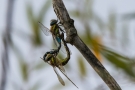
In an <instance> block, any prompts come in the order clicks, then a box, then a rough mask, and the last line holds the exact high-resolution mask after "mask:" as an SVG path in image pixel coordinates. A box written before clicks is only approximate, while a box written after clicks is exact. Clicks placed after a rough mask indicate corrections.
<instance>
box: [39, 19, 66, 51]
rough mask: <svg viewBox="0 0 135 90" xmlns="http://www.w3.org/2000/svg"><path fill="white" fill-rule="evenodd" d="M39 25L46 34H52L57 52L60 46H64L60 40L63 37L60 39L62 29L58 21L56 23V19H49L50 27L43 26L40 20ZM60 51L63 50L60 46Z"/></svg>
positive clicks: (62, 33)
mask: <svg viewBox="0 0 135 90" xmlns="http://www.w3.org/2000/svg"><path fill="white" fill-rule="evenodd" d="M39 26H40V28H41V30H42V31H43V33H44V34H45V35H46V36H48V35H52V37H53V40H54V42H55V44H56V46H57V47H58V49H57V51H58V52H59V50H60V48H61V47H64V46H63V44H62V42H61V40H64V39H62V38H64V31H63V30H62V29H61V27H60V23H58V20H55V19H52V20H51V21H50V26H51V27H50V29H48V28H47V27H45V26H44V25H43V24H42V23H40V22H39ZM62 51H63V52H65V49H63V48H62Z"/></svg>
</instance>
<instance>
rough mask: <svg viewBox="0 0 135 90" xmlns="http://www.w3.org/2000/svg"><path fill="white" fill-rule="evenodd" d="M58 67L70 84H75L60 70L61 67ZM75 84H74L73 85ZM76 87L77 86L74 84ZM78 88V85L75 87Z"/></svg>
mask: <svg viewBox="0 0 135 90" xmlns="http://www.w3.org/2000/svg"><path fill="white" fill-rule="evenodd" d="M58 68H59V70H60V71H61V72H62V73H63V75H64V76H65V77H66V78H67V79H68V80H69V81H70V82H71V83H72V84H74V85H75V83H73V82H72V81H71V80H70V79H69V77H68V76H67V75H66V74H65V73H64V72H63V71H62V70H61V68H60V67H58ZM75 86H76V85H75ZM76 87H77V86H76ZM77 88H78V87H77Z"/></svg>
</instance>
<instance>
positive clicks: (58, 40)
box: [39, 19, 78, 88]
mask: <svg viewBox="0 0 135 90" xmlns="http://www.w3.org/2000/svg"><path fill="white" fill-rule="evenodd" d="M39 26H40V28H41V30H42V31H43V33H44V34H45V35H47V36H48V35H50V34H51V35H52V37H53V40H54V42H55V44H56V45H57V47H58V49H53V50H51V51H48V52H46V53H45V55H44V56H43V58H41V59H43V60H44V61H45V62H46V63H48V64H49V65H51V66H52V67H53V69H54V72H55V73H56V75H57V77H58V80H59V81H60V83H61V84H62V85H63V86H64V85H65V83H64V81H63V79H62V78H61V76H60V75H59V73H58V72H57V68H58V69H59V70H60V71H61V72H62V73H63V75H64V76H65V77H67V79H68V80H69V81H71V80H70V79H69V78H68V76H67V75H66V73H65V69H64V67H63V66H64V65H66V64H67V63H68V61H69V59H70V54H71V53H70V50H69V48H68V46H67V44H66V41H65V40H64V31H63V30H62V29H61V27H60V23H58V20H55V19H52V20H51V22H50V26H51V28H50V29H48V28H47V27H45V26H44V25H43V24H42V23H40V22H39ZM62 42H63V44H62ZM62 45H63V46H64V47H65V50H66V53H67V57H66V58H65V59H62V60H59V59H58V58H57V57H56V56H57V54H58V52H59V50H60V48H61V46H62ZM71 82H72V81H71ZM72 83H73V82H72ZM73 84H74V83H73ZM74 85H75V84H74ZM75 86H76V85H75ZM76 87H77V86H76ZM77 88H78V87H77Z"/></svg>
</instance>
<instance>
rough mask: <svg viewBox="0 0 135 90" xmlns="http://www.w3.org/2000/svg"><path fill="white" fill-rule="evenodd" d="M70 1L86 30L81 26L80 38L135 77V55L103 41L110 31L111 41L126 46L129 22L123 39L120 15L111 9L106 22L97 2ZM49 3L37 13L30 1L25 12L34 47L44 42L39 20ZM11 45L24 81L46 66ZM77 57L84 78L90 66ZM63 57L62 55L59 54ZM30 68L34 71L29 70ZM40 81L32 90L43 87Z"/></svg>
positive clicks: (96, 54)
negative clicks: (120, 28)
mask: <svg viewBox="0 0 135 90" xmlns="http://www.w3.org/2000/svg"><path fill="white" fill-rule="evenodd" d="M69 2H70V3H71V2H74V3H75V6H76V9H75V10H70V11H69V12H70V15H71V16H73V19H74V18H76V19H77V20H78V22H79V24H80V25H76V26H75V27H78V28H80V27H83V30H80V29H78V34H81V35H80V37H81V38H82V40H83V41H84V42H85V43H86V45H87V46H88V47H89V48H90V49H91V50H92V52H93V53H94V54H95V56H96V57H97V58H98V60H100V61H101V62H103V61H104V59H105V60H107V61H109V62H110V63H111V64H113V65H114V66H116V68H119V69H122V70H123V71H124V72H125V73H126V75H127V76H129V77H131V78H135V70H134V68H135V67H134V66H135V58H128V57H127V56H125V55H122V54H121V53H119V52H117V50H113V49H111V48H109V45H106V43H105V42H104V38H106V37H105V34H104V33H105V32H109V36H110V37H109V38H108V39H109V41H110V42H109V43H110V44H112V43H113V44H117V42H120V43H122V44H121V47H123V46H122V45H123V44H124V45H125V44H126V43H127V42H128V37H129V35H128V34H129V33H128V25H127V24H126V25H125V24H124V25H123V26H122V30H124V31H122V32H121V34H122V35H121V39H117V35H116V34H117V25H116V22H117V21H116V20H117V16H116V13H115V12H111V13H110V15H109V17H108V22H107V23H104V21H103V20H102V18H101V17H100V16H99V15H97V14H95V13H94V11H93V9H92V7H93V6H92V5H93V2H94V1H93V0H83V1H81V2H80V1H77V0H76V1H69ZM78 3H79V5H78ZM65 5H66V3H65ZM50 6H51V0H47V1H46V2H45V4H44V5H43V6H41V7H42V8H41V9H40V10H39V13H38V14H37V15H36V14H35V13H34V9H33V7H32V5H31V4H30V3H29V4H27V5H26V13H27V17H28V22H29V25H30V26H31V30H32V33H33V36H32V39H31V41H32V43H31V42H30V43H31V44H32V45H33V46H40V45H42V41H41V35H40V30H39V26H38V22H39V21H40V22H43V20H44V18H46V17H47V16H46V13H47V11H48V10H49V8H50ZM84 9H85V10H84ZM129 16H130V19H131V17H132V18H134V14H132V15H125V16H124V18H127V17H129ZM93 23H94V24H95V25H96V26H97V27H98V29H97V28H96V29H95V28H92V25H93ZM80 31H83V33H82V32H81V33H79V32H80ZM11 39H12V38H11ZM11 46H12V50H14V51H15V54H16V57H17V58H18V60H19V66H20V71H21V75H22V79H23V80H24V82H28V80H29V79H30V77H29V75H30V74H31V73H32V72H34V71H38V70H41V69H42V68H44V63H42V62H40V63H36V64H34V63H33V62H30V63H29V62H28V59H27V57H24V58H23V55H22V52H21V51H20V49H18V48H17V44H16V43H12V45H11ZM127 46H128V44H127ZM18 47H19V46H18ZM124 48H125V47H123V48H122V50H123V52H125V51H124ZM116 49H117V48H116ZM76 57H77V59H78V60H77V61H78V62H77V65H78V68H79V70H80V72H81V75H80V77H81V78H82V77H85V76H86V75H87V74H88V72H89V71H87V70H86V68H87V67H86V63H85V62H84V60H83V58H81V57H80V56H79V55H77V56H76ZM102 57H103V58H102ZM30 58H31V57H30ZM60 58H63V56H61V55H60ZM30 70H31V72H29V71H30ZM71 70H72V69H71ZM82 79H83V78H82ZM131 80H132V79H131ZM40 82H41V83H43V82H42V81H40V80H38V82H37V83H34V85H32V86H31V87H30V89H29V90H39V88H40V86H41V84H40ZM17 84H18V83H17ZM19 86H20V87H19V88H20V89H19V90H22V87H23V86H21V85H19ZM56 88H57V89H62V88H61V85H60V84H59V83H57V84H56V85H55V86H52V87H51V89H52V90H54V89H55V90H56ZM97 88H98V87H97ZM16 90H18V89H16ZM95 90H96V89H95Z"/></svg>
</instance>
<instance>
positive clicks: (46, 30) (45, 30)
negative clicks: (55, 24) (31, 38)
mask: <svg viewBox="0 0 135 90" xmlns="http://www.w3.org/2000/svg"><path fill="white" fill-rule="evenodd" d="M38 24H39V27H40V28H41V30H42V31H43V33H44V34H45V35H46V36H48V35H51V32H50V30H49V29H48V28H47V27H45V26H44V25H43V24H42V23H41V22H39V23H38Z"/></svg>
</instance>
